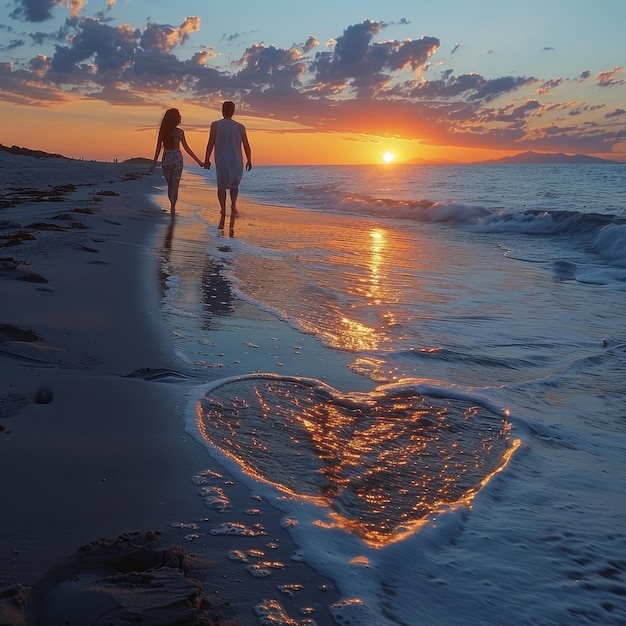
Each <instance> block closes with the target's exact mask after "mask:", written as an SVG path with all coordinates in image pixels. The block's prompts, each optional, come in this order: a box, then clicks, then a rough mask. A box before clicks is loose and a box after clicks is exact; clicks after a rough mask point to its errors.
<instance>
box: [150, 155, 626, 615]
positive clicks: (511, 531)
mask: <svg viewBox="0 0 626 626" xmlns="http://www.w3.org/2000/svg"><path fill="white" fill-rule="evenodd" d="M212 176H213V173H212V172H207V173H202V174H186V177H185V181H184V189H183V192H182V195H181V201H180V204H179V214H178V216H177V218H176V222H175V225H173V226H172V228H171V229H170V230H169V231H168V235H167V236H166V238H165V240H164V242H163V246H162V265H161V269H162V272H161V279H162V290H163V291H162V295H163V300H162V301H163V316H164V319H165V321H166V325H167V326H168V327H169V328H170V330H171V333H172V336H173V337H174V340H175V345H176V350H177V354H178V356H179V357H180V359H181V362H182V363H184V364H186V366H187V367H188V368H189V369H190V370H191V371H193V372H194V375H195V376H196V377H197V379H198V380H199V381H202V384H201V385H199V386H198V387H197V388H194V391H193V392H192V394H191V402H190V410H189V429H190V431H191V432H193V434H194V435H195V436H196V437H197V438H198V439H199V440H200V441H202V442H204V443H205V444H206V447H207V451H208V453H210V454H212V455H215V456H216V458H219V459H220V460H221V461H222V462H223V463H224V464H227V465H228V466H229V467H231V469H232V468H234V469H235V470H236V471H239V472H240V474H241V477H242V478H243V479H244V480H246V481H248V482H249V483H250V484H252V485H254V487H255V489H256V490H257V491H258V492H259V493H262V494H263V496H264V497H265V498H266V499H268V500H269V501H271V502H272V503H273V504H274V505H275V506H276V507H278V508H279V509H280V510H282V511H284V513H285V524H286V525H287V526H288V527H289V531H290V533H291V535H292V536H293V538H294V540H295V541H296V543H297V544H298V545H299V547H300V550H301V555H302V558H304V559H305V560H306V561H308V562H309V563H310V564H311V565H313V566H314V567H315V568H316V569H317V570H318V571H320V572H321V573H323V574H325V575H327V576H329V577H331V578H332V579H333V580H334V581H335V583H336V585H337V587H338V588H339V590H340V592H341V595H342V598H343V600H342V601H341V602H340V603H336V604H334V605H332V606H330V607H329V613H328V615H325V616H322V615H319V614H318V615H317V616H314V619H316V620H317V623H318V624H323V623H331V619H332V620H334V622H335V623H337V624H340V625H342V626H348V625H350V626H356V625H362V624H367V625H375V626H385V625H387V624H403V625H407V626H416V625H418V624H420V625H422V624H423V625H426V626H431V625H432V626H435V625H446V626H448V625H451V624H464V625H474V624H475V625H485V624H498V625H501V624H520V625H525V624H528V625H531V624H532V625H533V626H536V625H565V624H625V623H626V498H625V497H624V496H625V495H626V165H574V164H572V165H489V166H487V165H484V166H478V165H473V166H378V167H376V166H371V167H370V166H352V167H338V166H335V167H258V168H255V169H253V170H252V172H250V173H249V174H247V175H246V176H245V178H244V181H243V183H242V187H241V194H242V198H247V199H251V200H254V201H256V202H259V203H261V205H263V204H265V205H278V207H279V208H278V209H275V208H269V206H268V207H267V210H265V208H264V207H263V206H261V207H259V208H255V209H254V210H253V211H250V210H243V211H242V213H241V215H240V216H239V217H238V218H237V220H236V221H235V222H234V223H233V224H232V225H230V226H232V228H229V224H226V229H225V231H221V230H219V229H218V228H217V219H218V215H217V210H216V207H215V200H214V191H213V190H210V189H207V185H212V184H213V183H214V180H213V179H212ZM242 311H244V313H245V315H244V317H245V316H246V315H247V316H248V317H250V319H252V318H254V311H256V312H258V315H259V316H270V317H271V318H272V319H274V320H275V323H276V329H277V330H276V336H275V337H274V338H273V339H274V340H276V341H277V342H279V340H280V337H281V328H282V329H283V331H284V333H285V335H288V336H289V337H290V340H291V338H292V337H298V341H297V343H295V344H294V343H291V344H289V346H288V347H285V346H283V347H282V348H278V347H277V348H276V354H275V359H274V360H273V361H272V359H271V358H268V359H266V362H268V363H270V364H271V367H270V366H268V367H267V368H266V370H263V371H259V370H257V369H252V370H251V368H250V363H249V360H248V359H247V358H246V353H247V352H249V353H254V351H255V350H258V349H259V348H262V347H261V346H259V345H255V344H254V342H253V341H248V342H247V343H246V346H245V347H244V348H242V346H241V343H239V344H236V345H237V348H236V349H231V353H229V352H228V351H226V352H224V350H223V349H222V348H221V347H220V348H219V350H220V351H219V352H218V351H216V350H217V348H216V336H215V334H214V331H220V330H222V331H223V330H224V329H228V328H229V324H230V325H232V324H233V319H234V318H233V313H235V314H236V315H235V317H236V316H237V315H241V312H242ZM231 330H232V329H231ZM233 334H236V330H233ZM311 346H314V347H315V346H319V351H317V350H316V349H315V348H313V349H312V348H311ZM238 352H240V353H241V354H238ZM320 355H323V358H320ZM329 355H330V356H329ZM331 616H332V618H331ZM290 619H292V622H285V623H302V624H304V623H307V622H305V621H301V622H299V621H298V620H299V619H300V620H302V619H303V618H302V617H301V616H300V617H298V616H293V617H291V618H290ZM325 620H326V621H325Z"/></svg>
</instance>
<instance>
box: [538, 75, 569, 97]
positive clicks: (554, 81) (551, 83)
mask: <svg viewBox="0 0 626 626" xmlns="http://www.w3.org/2000/svg"><path fill="white" fill-rule="evenodd" d="M563 82H564V80H563V79H562V78H551V79H550V80H546V81H545V82H544V83H543V84H542V85H540V86H539V88H538V89H537V93H538V94H539V95H544V94H547V93H548V92H550V91H552V90H553V89H555V88H556V87H560V86H561V85H562V84H563Z"/></svg>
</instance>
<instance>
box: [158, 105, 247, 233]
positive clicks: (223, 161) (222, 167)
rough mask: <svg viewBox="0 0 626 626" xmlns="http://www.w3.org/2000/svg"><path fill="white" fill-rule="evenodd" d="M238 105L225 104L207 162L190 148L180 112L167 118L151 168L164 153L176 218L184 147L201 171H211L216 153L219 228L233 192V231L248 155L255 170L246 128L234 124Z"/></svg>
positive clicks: (214, 127) (172, 112)
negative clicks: (212, 159)
mask: <svg viewBox="0 0 626 626" xmlns="http://www.w3.org/2000/svg"><path fill="white" fill-rule="evenodd" d="M234 113H235V103H234V102H231V101H230V100H227V101H226V102H224V103H223V104H222V119H221V120H216V121H215V122H212V124H211V130H210V132H209V141H208V143H207V147H206V153H205V157H204V161H201V160H200V159H199V158H198V157H197V156H196V155H195V154H194V152H193V150H192V149H191V148H190V147H189V144H188V143H187V140H186V139H185V132H184V131H183V129H182V128H179V127H178V125H179V124H180V123H181V121H182V118H181V115H180V112H179V111H178V109H168V110H167V111H166V112H165V115H164V116H163V119H162V121H161V126H160V128H159V135H158V138H157V144H156V150H155V153H154V160H153V162H152V165H151V166H150V172H153V171H154V168H155V167H156V164H157V160H158V158H159V154H160V153H161V150H163V159H162V161H161V165H162V168H163V176H164V177H165V180H166V181H167V195H168V198H169V200H170V210H171V212H172V214H174V213H175V211H176V202H177V200H178V187H179V185H180V178H181V176H182V173H183V155H182V153H181V151H180V148H181V146H182V147H183V149H184V150H185V152H187V154H189V156H190V157H192V158H193V159H194V160H195V161H196V163H197V164H198V165H199V166H200V167H204V168H205V169H211V154H212V153H213V152H214V153H215V172H216V175H217V199H218V201H219V204H220V223H219V228H223V227H224V220H225V219H226V196H227V191H228V190H229V191H230V211H231V213H230V220H231V227H232V225H233V222H234V220H235V218H236V217H237V197H238V196H239V183H240V182H241V177H242V176H243V168H244V165H243V156H242V153H241V150H242V148H243V151H244V152H245V154H246V159H247V161H246V171H248V172H249V171H250V170H251V169H252V151H251V149H250V142H249V141H248V136H247V134H246V127H245V126H244V125H243V124H240V123H239V122H236V121H235V120H233V115H234Z"/></svg>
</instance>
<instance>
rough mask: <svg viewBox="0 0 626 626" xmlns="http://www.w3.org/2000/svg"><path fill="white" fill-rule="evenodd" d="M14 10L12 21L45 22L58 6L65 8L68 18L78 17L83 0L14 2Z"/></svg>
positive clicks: (26, 0)
mask: <svg viewBox="0 0 626 626" xmlns="http://www.w3.org/2000/svg"><path fill="white" fill-rule="evenodd" d="M15 4H16V8H15V9H14V10H13V12H12V13H11V17H12V18H13V19H23V20H25V21H27V22H45V21H46V20H49V19H50V18H51V17H52V11H53V10H54V9H55V8H56V7H58V6H67V7H68V8H69V10H70V17H72V18H75V17H78V15H79V14H80V11H81V10H82V8H83V6H84V4H85V3H84V2H83V0H15Z"/></svg>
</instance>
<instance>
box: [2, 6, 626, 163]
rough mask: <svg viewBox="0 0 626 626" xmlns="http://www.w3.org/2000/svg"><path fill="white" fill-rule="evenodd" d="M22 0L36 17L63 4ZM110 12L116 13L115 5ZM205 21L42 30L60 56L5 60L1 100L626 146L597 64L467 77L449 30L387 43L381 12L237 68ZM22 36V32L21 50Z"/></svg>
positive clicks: (528, 144) (513, 144) (468, 140)
mask: <svg viewBox="0 0 626 626" xmlns="http://www.w3.org/2000/svg"><path fill="white" fill-rule="evenodd" d="M18 1H19V8H21V9H22V10H23V11H25V10H26V8H27V7H28V8H29V10H30V11H31V12H32V14H33V15H35V14H37V15H44V14H46V11H48V14H49V13H50V12H51V11H52V10H53V9H54V8H55V7H57V6H60V5H59V3H58V2H56V1H53V0H48V1H47V2H45V1H43V0H40V1H39V2H35V1H34V0H18ZM79 6H82V4H81V3H80V2H78V3H76V4H74V5H73V10H78V7H79ZM107 7H109V8H113V7H114V2H113V0H109V2H108V4H107ZM36 8H37V9H38V10H39V13H36V11H35V9H36ZM16 10H17V9H16ZM201 29H202V24H201V22H200V19H199V18H198V17H193V16H192V17H187V18H185V19H184V20H182V22H181V23H180V24H179V25H170V24H157V23H154V22H152V21H148V22H147V23H146V24H145V25H144V26H143V27H141V28H140V27H135V26H131V25H130V24H120V25H117V26H114V25H112V23H111V22H109V21H107V20H105V19H104V16H103V14H102V13H97V14H96V16H95V17H89V18H87V17H85V18H78V17H77V18H75V19H68V20H66V22H65V24H64V25H63V27H62V28H60V29H58V30H57V31H56V32H54V33H33V34H32V35H30V36H31V38H32V40H33V41H34V42H35V41H40V42H41V43H42V44H43V43H44V42H45V43H50V42H54V44H55V47H54V52H53V53H51V54H50V55H49V56H46V55H43V54H37V55H35V56H34V57H33V58H32V59H30V60H29V61H27V62H24V63H22V64H21V66H17V65H13V64H5V65H3V66H1V67H0V98H1V99H4V100H10V101H12V102H19V103H20V104H25V105H28V104H30V105H37V106H51V105H56V104H60V103H63V102H65V101H67V100H69V99H70V96H76V95H79V96H81V97H84V98H89V99H101V100H104V101H107V102H111V103H115V104H125V105H130V106H132V105H138V104H141V103H154V102H159V103H160V102H162V101H163V100H164V99H169V98H171V94H172V93H175V94H176V96H177V98H178V99H179V100H181V101H185V100H187V101H189V102H194V103H202V104H203V105H210V106H215V105H216V104H217V103H219V102H221V101H222V100H224V99H233V100H236V101H237V102H238V103H239V110H240V112H242V113H243V112H245V113H248V114H253V115H256V116H259V117H266V118H267V117H271V118H272V119H273V120H282V121H285V122H290V123H292V122H297V123H298V124H299V125H300V128H303V129H307V128H308V129H313V130H315V131H317V132H329V133H330V132H347V133H358V134H362V135H370V136H371V135H379V136H382V135H385V136H399V137H403V138H405V139H416V140H419V141H421V142H425V143H429V142H430V143H433V144H441V145H463V146H477V147H478V146H480V147H492V148H494V147H501V148H506V149H515V148H520V149H521V148H524V149H531V148H532V149H537V150H540V149H545V150H554V151H566V148H567V147H569V146H573V145H575V144H576V142H579V143H578V144H576V148H575V150H576V151H581V150H586V151H588V152H591V153H593V152H607V151H609V150H610V148H611V146H612V145H613V144H614V143H615V142H617V141H623V137H622V138H621V139H620V137H621V135H620V132H623V131H622V127H621V126H620V122H622V125H623V108H615V109H614V111H612V112H611V113H607V114H606V115H605V116H604V117H603V118H599V114H598V113H595V114H594V112H593V108H594V107H592V106H591V105H589V104H587V103H586V102H585V98H584V93H585V91H584V90H585V88H586V85H584V84H579V83H580V82H581V81H586V79H588V78H590V77H591V76H592V74H591V72H589V71H585V72H582V73H581V74H580V75H579V76H577V77H575V78H572V79H567V78H563V77H556V78H555V77H547V78H537V77H534V76H513V75H510V76H491V77H487V76H483V75H482V74H481V73H480V72H464V73H461V74H456V73H455V72H454V70H452V69H449V68H447V69H439V68H438V66H437V63H436V55H437V53H438V52H439V50H440V45H441V44H440V40H439V39H438V38H436V37H432V36H421V37H416V38H406V39H402V40H400V39H394V38H385V34H386V32H387V24H385V23H384V22H380V21H373V20H364V21H363V22H360V23H355V24H351V25H348V26H347V27H346V28H344V29H343V31H342V32H340V33H337V34H336V36H335V37H332V38H329V40H328V43H327V44H326V45H325V46H321V45H320V41H319V39H318V37H317V36H316V35H313V34H312V35H310V36H308V37H307V38H306V40H305V41H303V42H300V43H294V44H293V45H291V47H288V48H282V47H278V46H274V45H269V44H266V43H262V42H258V43H251V44H249V45H247V46H246V48H245V50H244V52H243V53H242V54H241V55H240V56H239V58H236V59H235V60H234V61H231V62H230V65H227V64H225V62H224V58H223V57H222V54H221V52H220V50H219V49H218V48H216V45H221V46H222V47H224V46H227V45H229V44H228V43H227V42H225V40H224V39H219V38H218V40H216V41H211V40H210V39H208V38H207V37H206V36H203V33H202V30H201ZM248 35H249V34H248ZM20 39H23V38H20V37H18V36H14V37H13V41H14V42H15V46H17V45H18V44H19V43H20ZM191 40H193V41H194V47H193V49H191V50H190V51H189V52H188V53H187V55H186V54H185V49H186V46H185V44H188V42H190V41H191ZM220 41H221V44H220ZM459 46H460V44H456V45H455V46H454V48H453V50H452V52H451V54H454V53H455V51H456V50H458V48H459ZM189 47H190V46H189ZM5 49H6V44H5ZM623 72H624V70H623V68H622V67H621V66H620V67H616V68H614V69H613V70H608V71H605V72H600V73H599V74H597V76H596V77H595V81H596V83H595V84H597V85H599V86H606V87H608V86H612V87H619V86H620V85H622V84H623V83H624V81H623V80H622V76H621V74H622V73H623ZM566 82H568V87H569V88H570V89H571V90H578V91H579V92H580V94H581V96H582V97H577V96H576V95H572V94H574V93H576V92H575V91H572V94H570V96H569V97H570V100H568V101H567V102H558V101H554V99H553V100H552V101H551V100H550V98H553V95H552V94H553V93H554V90H555V89H556V88H557V87H559V86H562V85H563V84H565V83H566ZM588 87H591V84H589V85H588ZM594 115H595V116H596V117H594Z"/></svg>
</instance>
